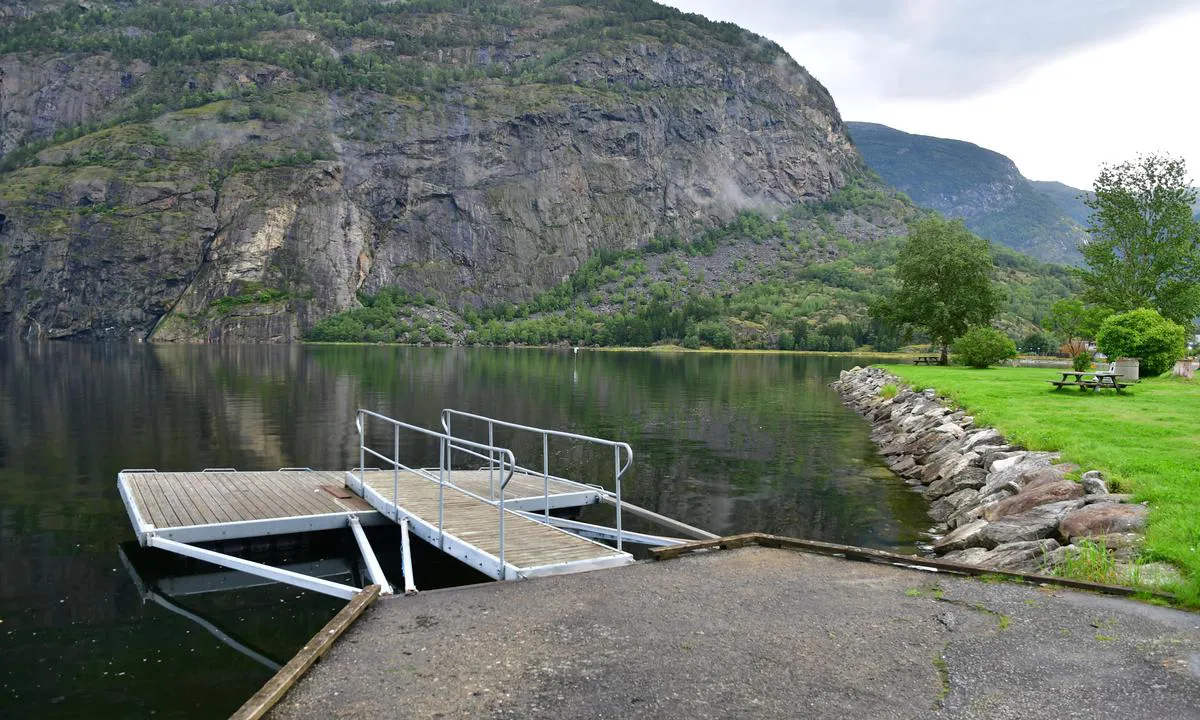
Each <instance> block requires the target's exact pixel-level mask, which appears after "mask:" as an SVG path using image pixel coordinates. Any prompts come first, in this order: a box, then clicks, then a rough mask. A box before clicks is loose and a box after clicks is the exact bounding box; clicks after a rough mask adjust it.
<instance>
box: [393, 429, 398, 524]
mask: <svg viewBox="0 0 1200 720" xmlns="http://www.w3.org/2000/svg"><path fill="white" fill-rule="evenodd" d="M399 498H400V426H399V425H392V505H395V506H397V507H399V505H400V503H399Z"/></svg>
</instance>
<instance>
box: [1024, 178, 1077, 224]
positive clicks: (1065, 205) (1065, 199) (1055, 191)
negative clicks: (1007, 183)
mask: <svg viewBox="0 0 1200 720" xmlns="http://www.w3.org/2000/svg"><path fill="white" fill-rule="evenodd" d="M1029 182H1030V184H1032V185H1033V187H1034V188H1036V189H1037V190H1039V191H1040V192H1042V193H1043V194H1044V195H1046V197H1048V198H1050V200H1051V201H1052V202H1053V203H1054V204H1055V205H1057V206H1058V209H1059V210H1062V211H1063V213H1064V214H1066V216H1067V217H1069V218H1071V219H1072V220H1074V221H1075V222H1076V223H1077V224H1078V225H1079V226H1080V227H1083V228H1086V227H1087V224H1088V218H1089V216H1090V215H1091V214H1092V211H1091V209H1090V208H1088V206H1087V205H1086V204H1085V203H1084V198H1085V197H1091V195H1092V192H1091V191H1090V190H1080V189H1079V188H1073V187H1071V186H1070V185H1064V184H1063V183H1060V182H1054V181H1052V180H1050V181H1046V180H1030V181H1029Z"/></svg>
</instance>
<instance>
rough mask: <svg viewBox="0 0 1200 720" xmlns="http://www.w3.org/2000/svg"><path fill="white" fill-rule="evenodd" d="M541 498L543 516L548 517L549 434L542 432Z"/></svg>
mask: <svg viewBox="0 0 1200 720" xmlns="http://www.w3.org/2000/svg"><path fill="white" fill-rule="evenodd" d="M542 498H543V501H544V502H545V510H544V514H545V516H546V517H550V434H549V433H547V432H545V431H543V432H542Z"/></svg>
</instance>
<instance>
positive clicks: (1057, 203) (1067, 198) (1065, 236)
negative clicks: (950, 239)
mask: <svg viewBox="0 0 1200 720" xmlns="http://www.w3.org/2000/svg"><path fill="white" fill-rule="evenodd" d="M846 125H847V127H848V128H849V129H850V133H851V135H852V137H853V138H854V143H855V145H856V146H857V147H858V149H859V151H861V152H862V154H863V157H864V158H865V159H866V161H867V164H868V165H870V167H871V169H872V170H874V171H875V172H877V173H879V175H880V176H881V177H882V178H883V179H884V180H885V181H886V182H887V183H888V184H890V185H892V186H894V187H896V188H897V189H899V190H901V191H903V192H905V193H907V194H908V196H909V197H910V198H912V200H913V202H915V203H917V204H918V205H920V206H922V207H926V208H930V209H933V210H937V211H938V212H941V213H943V214H945V215H946V216H948V217H956V218H962V219H963V222H964V223H966V226H967V227H968V228H970V229H971V230H972V231H973V232H975V233H976V234H978V235H980V236H981V237H985V238H987V239H988V240H992V241H993V242H998V243H1000V244H1002V245H1007V246H1008V247H1010V248H1013V249H1014V250H1019V251H1021V252H1023V253H1026V254H1028V255H1031V256H1033V257H1035V258H1038V259H1040V260H1044V261H1046V262H1057V263H1068V264H1078V263H1080V262H1081V261H1082V256H1081V255H1080V254H1079V251H1078V249H1077V248H1078V245H1079V243H1081V242H1083V241H1084V240H1085V239H1086V238H1087V233H1086V232H1084V229H1083V227H1081V225H1080V222H1079V212H1080V210H1079V208H1080V207H1081V206H1082V201H1078V200H1075V199H1074V198H1073V197H1072V196H1073V195H1077V194H1079V191H1074V192H1072V191H1073V190H1074V189H1073V188H1068V187H1067V186H1065V185H1061V184H1060V183H1035V182H1032V181H1030V180H1028V179H1027V178H1026V177H1025V176H1024V175H1022V174H1021V172H1020V171H1019V170H1018V169H1017V166H1016V165H1015V164H1014V163H1013V161H1012V160H1010V159H1009V158H1007V157H1005V156H1003V155H1001V154H1000V153H997V152H994V151H992V150H988V149H986V148H981V147H979V146H978V145H974V144H972V143H968V142H963V141H961V140H947V139H944V138H935V137H929V136H927V135H913V134H910V133H906V132H902V131H900V130H896V129H894V128H890V127H887V126H886V125H879V124H877V123H867V122H849V123H846ZM1047 186H1051V187H1047ZM1083 212H1084V218H1086V206H1083Z"/></svg>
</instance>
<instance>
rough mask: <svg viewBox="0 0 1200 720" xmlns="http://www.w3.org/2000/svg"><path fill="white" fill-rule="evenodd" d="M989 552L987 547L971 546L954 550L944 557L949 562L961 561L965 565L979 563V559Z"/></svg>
mask: <svg viewBox="0 0 1200 720" xmlns="http://www.w3.org/2000/svg"><path fill="white" fill-rule="evenodd" d="M987 554H988V549H987V548H981V547H971V548H966V549H964V550H952V551H950V552H948V553H946V554H945V555H943V556H942V559H943V560H946V561H948V562H956V563H961V564H963V565H979V564H980V562H979V561H980V560H982V559H983V558H985V557H987Z"/></svg>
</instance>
